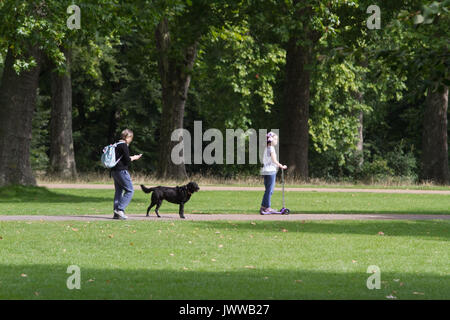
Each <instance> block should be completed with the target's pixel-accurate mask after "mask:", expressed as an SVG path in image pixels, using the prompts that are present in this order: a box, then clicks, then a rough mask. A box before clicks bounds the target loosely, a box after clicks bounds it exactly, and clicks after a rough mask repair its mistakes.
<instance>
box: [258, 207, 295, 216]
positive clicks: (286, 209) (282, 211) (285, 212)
mask: <svg viewBox="0 0 450 320" xmlns="http://www.w3.org/2000/svg"><path fill="white" fill-rule="evenodd" d="M289 212H290V211H289V209H288V208H283V209H281V210H280V211H274V212H264V213H261V214H262V215H269V214H285V215H286V214H289Z"/></svg>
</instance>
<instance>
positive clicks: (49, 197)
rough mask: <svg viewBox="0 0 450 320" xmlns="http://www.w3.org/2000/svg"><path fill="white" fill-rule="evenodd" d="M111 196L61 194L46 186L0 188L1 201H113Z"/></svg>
mask: <svg viewBox="0 0 450 320" xmlns="http://www.w3.org/2000/svg"><path fill="white" fill-rule="evenodd" d="M112 198H113V196H111V197H98V196H95V197H86V196H76V195H68V194H61V193H57V192H53V191H50V190H48V189H47V188H44V187H31V186H8V187H2V188H0V203H21V202H27V203H64V202H67V203H81V202H95V201H105V200H106V201H108V200H109V201H112Z"/></svg>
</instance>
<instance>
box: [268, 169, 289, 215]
mask: <svg viewBox="0 0 450 320" xmlns="http://www.w3.org/2000/svg"><path fill="white" fill-rule="evenodd" d="M281 189H282V192H283V208H281V209H280V211H273V212H262V213H261V214H264V215H265V214H289V212H290V210H289V209H288V208H286V207H285V205H284V169H281Z"/></svg>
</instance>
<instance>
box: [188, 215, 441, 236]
mask: <svg viewBox="0 0 450 320" xmlns="http://www.w3.org/2000/svg"><path fill="white" fill-rule="evenodd" d="M192 223H195V224H196V225H198V226H199V227H201V228H212V229H222V230H228V231H236V232H238V233H239V232H241V231H252V232H261V233H267V232H273V233H280V232H283V231H284V232H303V233H321V234H359V235H374V236H380V237H382V236H384V237H390V236H411V237H422V238H423V239H424V240H425V239H430V240H443V241H448V240H449V238H450V232H449V230H450V221H448V220H439V221H438V220H434V221H431V220H408V221H400V220H389V221H387V220H386V221H377V220H371V221H361V220H359V221H358V220H355V221H342V220H341V221H339V220H337V221H331V220H325V221H304V222H302V221H292V220H290V221H285V222H284V221H257V220H255V221H253V222H252V221H246V222H237V221H195V222H192ZM379 232H382V233H383V235H380V234H379Z"/></svg>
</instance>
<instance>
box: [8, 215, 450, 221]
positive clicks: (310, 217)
mask: <svg viewBox="0 0 450 320" xmlns="http://www.w3.org/2000/svg"><path fill="white" fill-rule="evenodd" d="M160 215H161V218H157V217H156V215H151V216H150V217H146V216H145V215H144V214H139V215H138V214H129V215H128V220H127V221H135V220H136V221H137V220H140V221H168V220H170V221H174V220H180V221H216V220H227V221H311V220H435V219H440V220H450V215H431V214H422V215H420V214H297V213H296V214H289V215H279V214H276V215H275V214H274V215H259V214H200V213H199V214H185V217H186V219H184V220H183V219H180V217H179V215H178V214H176V213H165V214H162V213H161V214H160ZM0 221H113V219H112V215H67V216H38V215H32V216H25V215H22V216H0ZM114 221H117V222H120V221H119V220H114Z"/></svg>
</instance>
